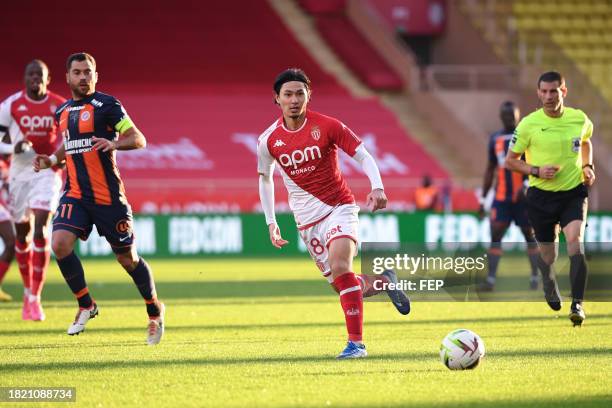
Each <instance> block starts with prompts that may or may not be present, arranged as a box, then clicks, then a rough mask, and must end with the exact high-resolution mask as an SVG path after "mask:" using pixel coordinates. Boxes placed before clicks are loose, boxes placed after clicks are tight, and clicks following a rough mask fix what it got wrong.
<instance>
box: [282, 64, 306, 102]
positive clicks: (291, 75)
mask: <svg viewBox="0 0 612 408" xmlns="http://www.w3.org/2000/svg"><path fill="white" fill-rule="evenodd" d="M291 81H299V82H303V83H304V84H306V88H307V89H310V79H308V76H306V73H305V72H304V71H302V70H301V69H299V68H289V69H286V70H284V71H283V72H281V73H280V74H278V76H277V77H276V79H275V80H274V92H276V94H277V95H278V94H280V90H281V87H282V86H283V84H284V83H286V82H291Z"/></svg>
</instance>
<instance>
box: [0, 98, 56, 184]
mask: <svg viewBox="0 0 612 408" xmlns="http://www.w3.org/2000/svg"><path fill="white" fill-rule="evenodd" d="M65 101H66V99H64V98H63V97H61V96H59V95H57V94H55V93H53V92H47V95H46V96H45V98H44V99H42V100H40V101H35V100H33V99H30V98H28V95H27V94H26V92H24V91H19V92H17V93H15V94H13V95H11V96H9V97H8V98H7V99H6V100H4V101H3V102H2V104H0V136H4V135H5V134H6V133H8V134H9V136H10V141H11V144H12V145H13V147H14V146H15V144H17V143H19V142H21V141H24V140H27V141H29V142H31V143H32V148H33V150H34V152H35V153H39V154H47V155H50V154H52V153H53V152H55V151H56V150H57V148H58V147H59V146H60V144H61V137H60V136H59V132H58V127H57V124H56V123H55V120H54V116H55V111H56V110H57V108H58V107H59V106H60V105H62V104H63V103H64V102H65ZM34 152H32V153H31V154H14V155H13V158H12V160H11V166H10V179H11V180H13V181H14V180H18V181H23V180H29V179H31V178H32V177H34V174H35V173H34V169H33V167H32V159H33V158H34Z"/></svg>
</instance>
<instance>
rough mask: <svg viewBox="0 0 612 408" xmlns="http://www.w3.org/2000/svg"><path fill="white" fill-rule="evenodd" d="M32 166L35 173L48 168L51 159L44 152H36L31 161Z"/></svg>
mask: <svg viewBox="0 0 612 408" xmlns="http://www.w3.org/2000/svg"><path fill="white" fill-rule="evenodd" d="M32 167H34V171H35V172H37V173H38V172H39V171H40V170H44V169H48V168H50V167H51V159H50V158H49V156H47V155H46V154H37V155H36V157H35V158H34V161H33V162H32Z"/></svg>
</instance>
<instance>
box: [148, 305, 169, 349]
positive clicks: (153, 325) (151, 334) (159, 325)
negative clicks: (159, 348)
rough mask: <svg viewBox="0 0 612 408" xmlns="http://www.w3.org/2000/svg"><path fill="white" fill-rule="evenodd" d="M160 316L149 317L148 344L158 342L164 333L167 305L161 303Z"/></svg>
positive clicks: (151, 344) (152, 344)
mask: <svg viewBox="0 0 612 408" xmlns="http://www.w3.org/2000/svg"><path fill="white" fill-rule="evenodd" d="M159 307H160V310H159V316H158V317H155V318H150V319H149V326H148V327H147V344H148V345H149V346H154V345H156V344H158V343H159V342H160V341H161V339H162V336H163V335H164V315H165V314H166V306H164V304H163V303H161V304H160V306H159Z"/></svg>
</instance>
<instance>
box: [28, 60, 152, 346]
mask: <svg viewBox="0 0 612 408" xmlns="http://www.w3.org/2000/svg"><path fill="white" fill-rule="evenodd" d="M66 69H67V73H66V80H67V82H68V85H69V86H70V90H71V92H72V98H71V99H69V100H68V101H66V103H64V104H63V105H61V106H60V107H59V108H58V109H57V111H56V113H55V117H56V121H57V124H58V127H59V131H60V133H61V135H62V136H63V139H64V144H63V145H62V146H61V147H60V148H59V149H58V150H57V151H56V152H55V153H54V154H52V155H51V156H47V155H37V156H36V158H35V160H34V169H35V170H36V171H39V170H40V169H46V168H49V167H51V166H53V165H54V164H56V163H58V162H63V161H64V160H65V161H66V170H67V173H68V177H67V180H66V186H65V188H64V194H63V196H62V198H61V200H60V203H59V206H58V208H57V211H56V215H55V218H54V219H53V236H52V242H51V247H52V249H53V252H54V253H55V256H56V258H57V264H58V266H59V268H60V270H61V272H62V275H63V276H64V279H65V280H66V283H67V284H68V286H69V287H70V289H71V290H72V292H73V293H74V295H75V296H76V298H77V300H78V303H79V311H78V312H77V315H76V318H75V320H74V322H73V323H72V324H71V325H70V327H69V328H68V334H69V335H75V334H79V333H81V332H82V331H84V330H85V325H86V323H87V322H88V321H89V320H90V319H91V318H93V317H95V316H96V315H97V314H98V306H97V305H96V302H94V300H93V299H92V297H91V295H90V293H89V289H88V288H87V284H86V282H85V273H84V271H83V266H82V264H81V261H80V259H79V258H78V257H77V256H76V254H75V253H74V251H73V249H74V245H75V243H76V240H77V239H78V238H80V239H83V240H85V239H87V238H88V236H89V234H90V233H91V231H92V228H93V226H94V225H95V226H96V229H97V230H98V233H99V234H100V235H101V236H104V237H105V238H106V240H107V241H108V243H109V244H110V245H111V247H112V249H113V252H114V253H115V256H116V258H117V261H118V262H119V263H120V264H121V266H123V268H124V269H125V270H126V271H127V272H128V274H129V275H130V276H131V277H132V279H133V280H134V283H135V284H136V287H137V288H138V291H139V292H140V294H141V296H142V297H143V299H144V300H145V304H146V308H147V314H148V316H149V324H148V337H147V343H148V344H150V345H153V344H157V343H159V342H160V340H161V337H162V335H163V333H164V305H163V304H162V303H160V302H159V301H158V300H157V294H156V291H155V283H154V281H153V274H152V272H151V269H150V268H149V266H148V265H147V263H146V262H145V261H144V259H142V258H140V257H139V256H138V254H137V253H136V247H135V245H134V233H133V230H132V224H133V219H132V209H131V207H130V205H129V203H128V201H127V199H126V196H125V189H124V186H123V181H122V180H121V177H120V175H119V170H118V169H117V165H116V157H115V155H116V150H132V149H140V148H144V147H145V145H146V139H145V137H144V135H143V134H142V133H141V132H140V131H139V130H138V129H137V128H136V126H135V125H134V123H133V122H132V120H131V119H130V117H129V116H128V114H127V112H126V111H125V109H124V108H123V106H121V103H120V102H119V101H118V100H117V99H115V98H114V97H112V96H110V95H106V94H103V93H101V92H97V91H96V89H95V87H96V82H97V80H98V73H97V72H96V61H95V60H94V58H93V57H92V56H91V55H89V54H87V53H76V54H72V55H70V57H68V61H67V62H66ZM117 135H118V136H117Z"/></svg>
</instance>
